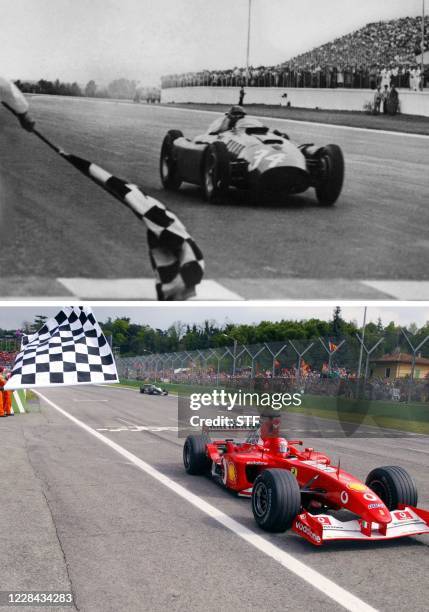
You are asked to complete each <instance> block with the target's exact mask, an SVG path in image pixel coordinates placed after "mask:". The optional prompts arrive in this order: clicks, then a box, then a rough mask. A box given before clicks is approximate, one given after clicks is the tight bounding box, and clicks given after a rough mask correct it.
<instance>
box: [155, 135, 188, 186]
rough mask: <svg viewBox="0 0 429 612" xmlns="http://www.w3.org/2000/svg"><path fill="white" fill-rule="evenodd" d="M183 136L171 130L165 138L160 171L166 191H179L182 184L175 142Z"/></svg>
mask: <svg viewBox="0 0 429 612" xmlns="http://www.w3.org/2000/svg"><path fill="white" fill-rule="evenodd" d="M182 136H183V134H182V132H180V131H179V130H170V131H169V132H168V133H167V135H166V136H165V138H164V141H163V143H162V147H161V157H160V160H159V171H160V174H161V182H162V184H163V186H164V187H165V189H168V190H169V191H177V189H179V187H180V185H181V184H182V179H181V178H180V175H179V172H178V169H177V160H176V157H175V154H174V141H175V140H177V139H178V138H181V137H182Z"/></svg>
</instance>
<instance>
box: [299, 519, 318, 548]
mask: <svg viewBox="0 0 429 612" xmlns="http://www.w3.org/2000/svg"><path fill="white" fill-rule="evenodd" d="M295 527H296V528H297V529H298V530H299V531H301V532H302V533H304V534H305V535H307V536H308V537H309V538H311V539H312V540H313V541H314V542H317V543H318V544H320V542H321V541H322V540H321V537H320V536H319V535H317V533H314V531H312V530H311V529H310V527H308V525H304V523H301V521H297V522H296V523H295Z"/></svg>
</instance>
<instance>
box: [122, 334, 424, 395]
mask: <svg viewBox="0 0 429 612" xmlns="http://www.w3.org/2000/svg"><path fill="white" fill-rule="evenodd" d="M407 339H408V341H409V344H408V343H407V346H408V354H405V353H403V352H402V353H401V354H399V353H397V358H398V360H399V361H398V362H397V363H396V365H394V359H395V356H393V357H392V363H390V362H389V361H383V360H382V361H380V360H379V359H375V358H376V357H377V358H380V357H381V356H382V355H384V354H385V353H386V350H385V349H384V350H383V344H384V343H385V342H386V339H385V338H379V339H377V340H376V341H374V342H373V343H372V345H370V346H369V345H367V344H366V342H365V341H363V340H362V338H360V336H357V337H356V338H355V339H352V340H348V341H346V340H340V341H336V342H333V341H331V340H329V339H326V338H318V339H315V340H311V341H302V340H288V341H285V342H270V343H261V344H252V345H240V344H238V343H235V344H234V345H233V346H226V347H221V348H212V349H206V350H195V351H180V352H175V353H164V354H146V355H143V356H139V357H127V358H118V359H117V365H118V371H119V376H120V377H121V378H122V379H126V380H141V381H159V382H164V383H178V384H184V385H206V386H216V387H224V388H241V389H243V390H261V391H262V390H264V391H273V392H280V391H284V392H288V391H293V390H298V391H300V392H305V393H311V394H314V395H329V396H334V395H338V394H339V393H341V394H344V395H350V396H353V394H354V393H356V392H357V391H356V389H357V388H358V387H359V393H360V394H362V392H364V394H365V396H366V397H368V398H371V399H386V400H398V401H401V400H402V401H404V400H407V401H424V402H426V401H429V359H427V360H426V361H427V366H425V365H422V362H423V363H424V361H425V360H424V359H422V358H421V357H420V356H419V355H420V353H419V351H420V349H422V347H423V346H424V344H426V341H427V340H429V336H428V337H427V338H424V339H423V341H421V342H417V343H416V344H414V343H413V339H412V338H409V337H408V336H406V335H405V334H404V338H403V341H404V342H405V341H406V340H407ZM357 383H358V384H357Z"/></svg>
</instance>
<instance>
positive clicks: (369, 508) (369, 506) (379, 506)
mask: <svg viewBox="0 0 429 612" xmlns="http://www.w3.org/2000/svg"><path fill="white" fill-rule="evenodd" d="M383 506H384V504H380V503H378V504H368V510H374V509H375V508H382V507H383ZM383 514H384V512H383Z"/></svg>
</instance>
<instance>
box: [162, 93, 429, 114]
mask: <svg viewBox="0 0 429 612" xmlns="http://www.w3.org/2000/svg"><path fill="white" fill-rule="evenodd" d="M238 93H239V88H238V87H172V88H170V89H163V90H162V92H161V102H164V103H169V102H176V103H180V102H197V103H203V104H207V103H210V104H238ZM284 93H287V94H288V100H289V101H290V103H291V104H292V106H297V107H301V108H315V107H316V106H317V107H319V108H324V109H332V110H358V111H361V110H362V109H363V105H364V104H365V102H367V101H369V100H372V99H373V97H374V92H373V91H372V90H369V89H302V88H292V87H289V88H287V87H286V88H283V87H248V88H247V89H246V97H245V103H246V104H269V105H280V97H281V95H282V94H284ZM399 99H400V102H401V111H402V113H404V114H407V115H423V116H426V117H429V92H428V91H426V92H423V93H422V92H419V91H408V90H403V89H402V90H399Z"/></svg>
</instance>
